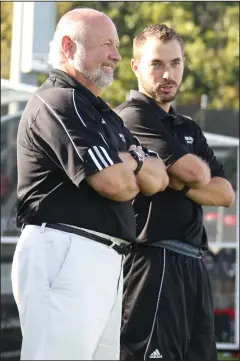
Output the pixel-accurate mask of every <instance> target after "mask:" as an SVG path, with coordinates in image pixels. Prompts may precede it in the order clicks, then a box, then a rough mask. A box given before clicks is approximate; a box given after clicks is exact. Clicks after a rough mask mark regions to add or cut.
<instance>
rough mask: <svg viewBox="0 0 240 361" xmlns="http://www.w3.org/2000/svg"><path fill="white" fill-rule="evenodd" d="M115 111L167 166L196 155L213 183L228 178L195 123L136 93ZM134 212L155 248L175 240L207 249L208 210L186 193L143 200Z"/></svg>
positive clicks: (140, 198)
mask: <svg viewBox="0 0 240 361" xmlns="http://www.w3.org/2000/svg"><path fill="white" fill-rule="evenodd" d="M115 111H116V112H117V114H118V115H120V117H121V118H122V119H123V121H124V122H125V124H126V126H127V127H128V128H129V129H130V131H131V132H132V134H133V135H135V136H137V137H138V138H139V140H140V142H141V144H142V145H143V146H147V147H148V149H149V151H150V150H153V151H155V152H157V153H158V154H159V156H160V157H161V158H162V159H163V161H164V162H165V164H166V166H171V165H172V164H174V163H175V162H176V161H177V160H178V159H180V158H181V157H182V156H184V155H185V154H188V153H192V154H195V155H197V156H198V157H200V158H202V159H204V160H205V161H206V162H207V163H208V165H209V167H210V169H211V175H212V177H214V176H218V177H224V171H223V167H222V165H221V164H220V163H219V162H218V161H217V160H216V158H215V156H214V154H213V151H212V150H211V149H210V148H209V146H208V144H207V141H206V138H205V137H204V135H203V133H202V131H201V129H200V127H199V126H198V125H197V124H196V123H195V122H194V121H193V120H192V119H191V118H189V117H186V116H183V115H180V114H177V113H176V112H175V111H174V109H173V108H172V107H171V108H170V111H169V113H166V112H165V111H164V110H163V109H162V108H160V107H159V106H158V105H157V104H156V103H155V101H154V100H152V99H151V98H149V97H147V96H145V95H144V94H142V93H140V92H138V91H135V90H132V91H131V92H130V98H129V100H128V101H126V102H125V103H123V104H121V105H120V106H119V107H117V108H116V109H115ZM134 208H135V213H136V219H137V234H138V236H139V239H140V240H144V239H146V238H147V242H149V243H152V242H156V241H161V240H172V239H175V240H179V241H182V242H186V243H188V244H193V245H196V246H199V247H202V248H203V249H206V248H207V237H206V232H205V229H204V227H203V214H202V207H201V206H200V205H198V204H196V203H194V202H193V201H192V200H190V199H189V198H188V197H187V196H186V195H183V193H181V192H179V191H175V190H173V189H171V188H169V187H167V188H166V190H165V191H163V192H159V193H158V194H156V195H154V196H152V197H144V196H142V195H138V196H137V197H136V200H135V202H134Z"/></svg>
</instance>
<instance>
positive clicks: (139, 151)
mask: <svg viewBox="0 0 240 361" xmlns="http://www.w3.org/2000/svg"><path fill="white" fill-rule="evenodd" d="M131 150H135V152H137V153H140V154H141V156H142V157H143V161H144V159H145V153H144V151H143V149H142V147H141V145H135V144H132V145H131V146H130V147H129V148H128V151H129V152H130V151H131Z"/></svg>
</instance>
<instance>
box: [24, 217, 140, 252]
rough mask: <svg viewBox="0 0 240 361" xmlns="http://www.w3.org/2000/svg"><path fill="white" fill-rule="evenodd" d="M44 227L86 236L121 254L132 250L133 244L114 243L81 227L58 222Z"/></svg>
mask: <svg viewBox="0 0 240 361" xmlns="http://www.w3.org/2000/svg"><path fill="white" fill-rule="evenodd" d="M34 225H35V226H41V225H42V223H41V224H36V223H35V224H34ZM25 226H27V224H24V225H23V227H22V228H24V227H25ZM45 227H47V228H52V229H55V230H57V231H62V232H67V233H73V234H77V235H78V236H82V237H86V238H88V239H91V240H92V241H95V242H99V243H102V244H105V245H106V246H108V247H111V248H112V249H114V251H116V252H118V253H119V254H123V255H127V254H129V253H130V252H131V251H132V250H133V246H134V244H132V243H129V244H126V243H122V244H116V243H114V242H112V241H110V240H107V239H105V238H102V237H100V236H98V235H96V234H94V233H90V232H87V231H84V230H83V229H79V228H73V227H71V226H67V225H64V224H59V223H46V225H45Z"/></svg>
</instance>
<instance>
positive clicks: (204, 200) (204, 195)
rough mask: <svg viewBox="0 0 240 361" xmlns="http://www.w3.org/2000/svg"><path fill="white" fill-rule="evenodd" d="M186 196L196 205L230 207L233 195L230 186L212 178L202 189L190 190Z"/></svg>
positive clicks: (217, 178) (225, 181) (226, 182)
mask: <svg viewBox="0 0 240 361" xmlns="http://www.w3.org/2000/svg"><path fill="white" fill-rule="evenodd" d="M186 196H187V197H188V198H189V199H191V200H192V201H194V202H195V203H197V204H200V205H203V206H223V207H230V206H231V205H232V203H233V201H234V198H235V195H234V191H233V189H232V186H231V184H230V183H229V182H228V181H227V180H225V179H223V178H219V177H213V178H212V179H211V181H210V182H209V183H208V184H207V185H206V186H204V187H202V188H199V189H192V188H191V189H190V190H189V191H188V192H187V193H186Z"/></svg>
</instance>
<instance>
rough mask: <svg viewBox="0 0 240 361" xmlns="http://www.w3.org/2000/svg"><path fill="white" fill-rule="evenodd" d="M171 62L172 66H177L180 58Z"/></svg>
mask: <svg viewBox="0 0 240 361" xmlns="http://www.w3.org/2000/svg"><path fill="white" fill-rule="evenodd" d="M172 64H173V66H177V65H180V64H181V61H180V60H176V61H174V62H173V63H172Z"/></svg>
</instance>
